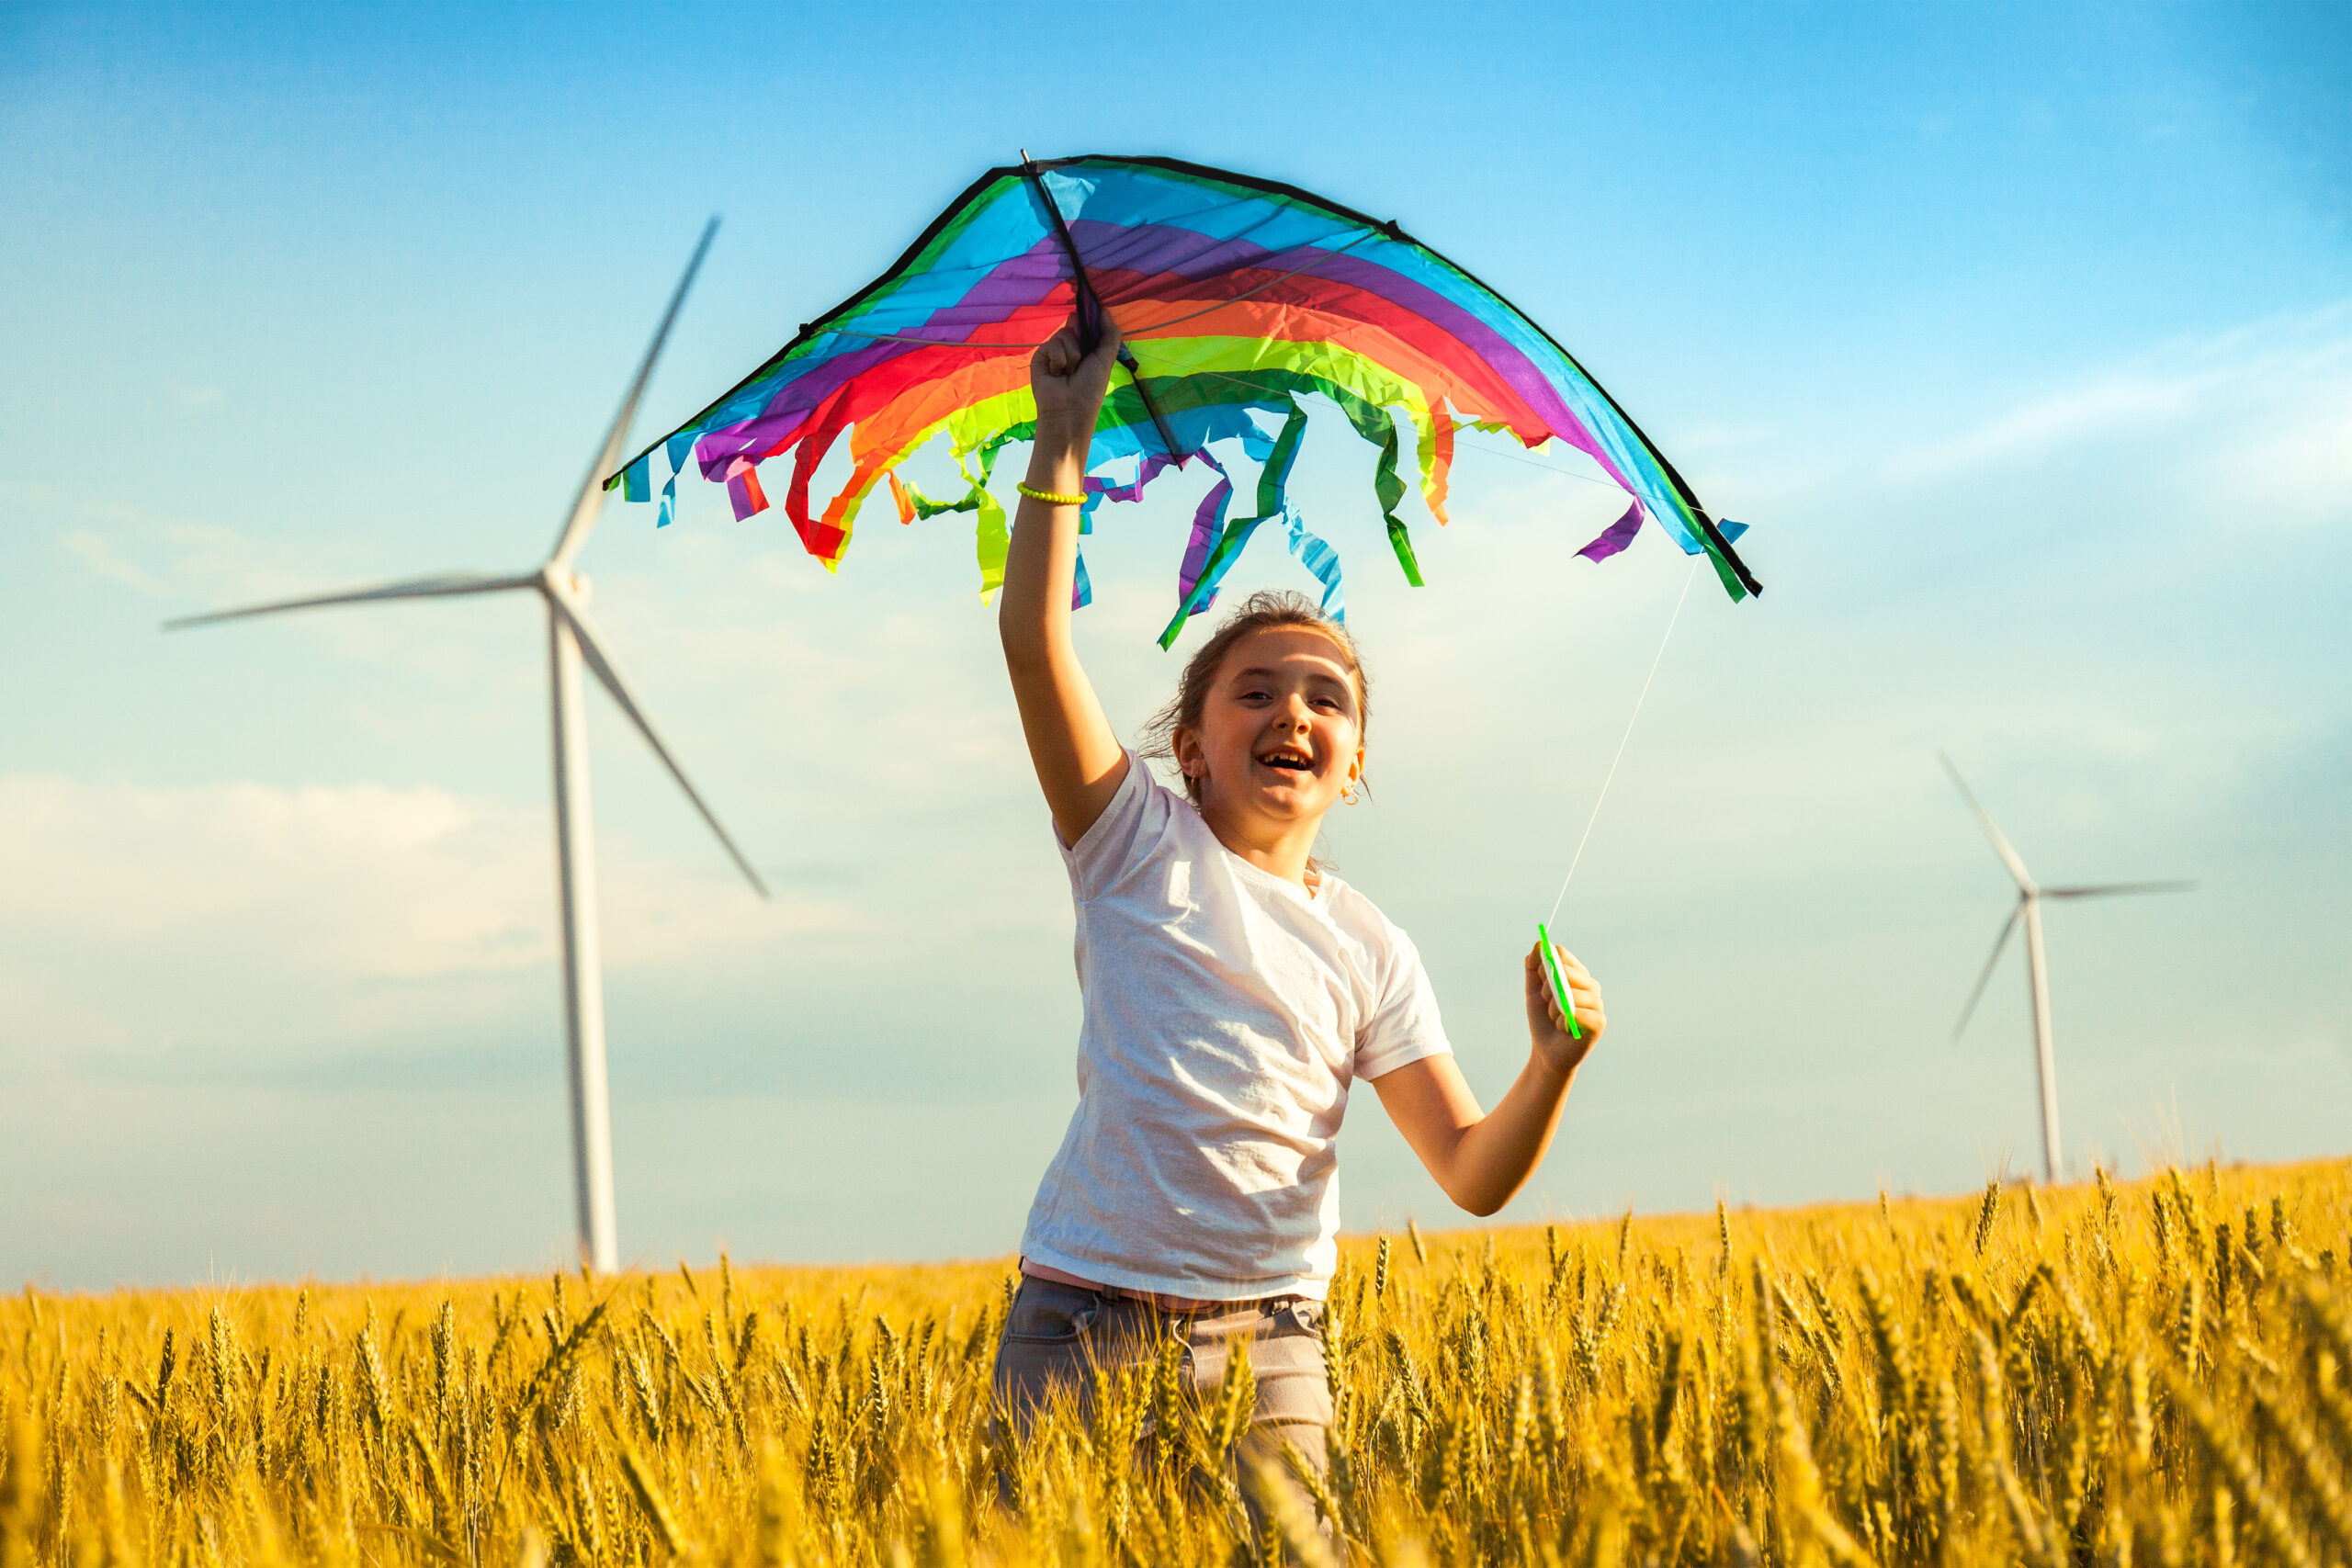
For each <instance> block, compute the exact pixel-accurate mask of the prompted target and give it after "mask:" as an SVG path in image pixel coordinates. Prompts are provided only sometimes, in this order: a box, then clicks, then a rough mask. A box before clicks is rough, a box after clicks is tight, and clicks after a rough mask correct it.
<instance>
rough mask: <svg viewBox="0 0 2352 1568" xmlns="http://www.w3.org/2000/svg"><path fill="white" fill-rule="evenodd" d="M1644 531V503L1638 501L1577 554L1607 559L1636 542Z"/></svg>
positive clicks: (1602, 559)
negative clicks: (1636, 536)
mask: <svg viewBox="0 0 2352 1568" xmlns="http://www.w3.org/2000/svg"><path fill="white" fill-rule="evenodd" d="M1641 531H1642V503H1641V502H1638V501H1636V502H1634V504H1633V505H1631V506H1629V507H1627V508H1625V515H1624V516H1623V517H1620V518H1619V519H1617V521H1616V522H1614V523H1611V525H1609V526H1608V527H1607V528H1605V529H1603V530H1601V535H1600V537H1599V538H1598V539H1595V540H1594V541H1593V542H1592V543H1590V544H1589V545H1587V546H1586V547H1584V548H1582V549H1580V550H1578V551H1577V554H1578V555H1580V556H1582V557H1584V558H1585V559H1587V560H1589V561H1593V562H1600V561H1605V560H1607V559H1608V558H1610V557H1611V556H1613V555H1615V554H1616V553H1617V552H1618V551H1620V550H1622V549H1623V548H1624V547H1626V546H1627V545H1630V544H1632V543H1633V542H1634V535H1636V534H1638V533H1640V532H1641Z"/></svg>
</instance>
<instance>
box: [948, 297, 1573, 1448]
mask: <svg viewBox="0 0 2352 1568" xmlns="http://www.w3.org/2000/svg"><path fill="white" fill-rule="evenodd" d="M1105 329H1106V330H1105V336H1104V339H1103V343H1102V344H1101V345H1100V346H1098V347H1097V348H1096V349H1095V350H1094V352H1093V353H1091V354H1089V355H1081V354H1080V351H1079V340H1078V335H1077V333H1076V331H1075V329H1074V328H1072V327H1065V328H1063V330H1062V331H1061V332H1060V333H1057V334H1056V335H1055V337H1054V338H1053V340H1052V341H1051V342H1049V343H1047V344H1045V345H1044V346H1043V347H1042V348H1040V349H1039V350H1038V351H1037V353H1036V355H1035V357H1034V358H1033V359H1032V361H1031V363H1030V384H1031V386H1032V387H1033V389H1035V393H1036V399H1037V438H1036V445H1035V448H1034V450H1033V453H1032V456H1031V458H1030V464H1029V476H1028V478H1027V479H1026V480H1025V481H1023V484H1022V487H1021V490H1022V497H1023V499H1022V502H1021V505H1020V510H1019V512H1018V513H1017V514H1016V517H1015V522H1014V527H1013V533H1012V554H1011V557H1010V558H1008V560H1007V561H1006V564H1005V581H1004V597H1003V603H1002V607H1001V612H1000V626H1001V632H1002V636H1003V641H1004V657H1005V663H1006V665H1007V667H1008V668H1009V669H1010V671H1012V691H1013V696H1014V699H1015V701H1016V702H1017V703H1018V705H1019V707H1020V710H1021V728H1022V731H1023V734H1024V735H1025V736H1026V737H1027V739H1028V742H1029V755H1030V759H1031V761H1033V762H1035V765H1036V769H1037V782H1038V784H1040V785H1041V786H1042V787H1043V788H1044V790H1045V795H1046V805H1047V807H1049V808H1050V809H1051V810H1052V813H1053V818H1054V829H1055V832H1056V834H1057V837H1058V839H1059V840H1060V845H1061V850H1062V858H1063V860H1064V862H1065V863H1067V864H1068V866H1069V878H1070V891H1071V896H1072V897H1074V898H1075V900H1076V901H1077V905H1078V942H1077V950H1078V976H1079V989H1080V997H1081V999H1082V1001H1083V1003H1084V1022H1083V1023H1082V1025H1081V1027H1080V1036H1079V1055H1078V1082H1079V1103H1078V1111H1077V1113H1076V1114H1075V1115H1074V1116H1072V1117H1071V1119H1070V1124H1069V1132H1068V1134H1065V1135H1064V1137H1063V1139H1062V1145H1061V1149H1060V1151H1059V1152H1058V1153H1057V1154H1056V1155H1055V1156H1054V1160H1053V1164H1052V1165H1051V1166H1050V1167H1048V1168H1047V1169H1046V1178H1045V1181H1044V1183H1043V1184H1042V1185H1041V1186H1040V1188H1039V1189H1038V1192H1037V1199H1036V1202H1035V1205H1034V1206H1033V1207H1032V1208H1031V1210H1030V1213H1029V1224H1028V1229H1027V1232H1026V1233H1025V1234H1024V1235H1023V1238H1022V1246H1021V1251H1022V1264H1021V1267H1022V1274H1023V1280H1022V1284H1021V1289H1020V1292H1019V1294H1018V1295H1017V1296H1016V1297H1015V1299H1014V1301H1013V1304H1012V1314H1011V1315H1010V1316H1009V1317H1008V1319H1007V1320H1006V1323H1005V1328H1004V1335H1003V1338H1002V1340H1001V1343H1000V1346H999V1348H998V1352H997V1360H996V1368H995V1374H994V1390H995V1394H996V1397H997V1400H998V1402H999V1404H1000V1406H1001V1408H1003V1409H1004V1410H1006V1411H1007V1412H1008V1413H1009V1414H1011V1415H1012V1416H1013V1417H1014V1419H1015V1420H1016V1422H1022V1423H1024V1424H1025V1421H1026V1419H1027V1417H1028V1416H1031V1415H1033V1414H1034V1413H1035V1410H1036V1409H1037V1408H1038V1407H1039V1406H1040V1405H1041V1404H1043V1403H1044V1402H1045V1401H1046V1398H1048V1397H1049V1396H1050V1395H1052V1394H1053V1393H1064V1394H1067V1395H1069V1396H1071V1397H1074V1398H1077V1399H1079V1400H1080V1401H1081V1402H1082V1401H1084V1400H1085V1399H1086V1398H1087V1396H1088V1395H1089V1393H1091V1386H1092V1377H1091V1371H1092V1369H1093V1368H1094V1367H1095V1366H1098V1365H1102V1364H1104V1363H1106V1362H1119V1361H1125V1360H1130V1359H1144V1358H1148V1357H1149V1356H1150V1355H1152V1354H1153V1352H1154V1350H1155V1348H1156V1347H1157V1345H1158V1343H1159V1340H1160V1338H1161V1337H1164V1336H1165V1335H1166V1334H1168V1333H1170V1332H1174V1333H1177V1334H1181V1335H1182V1337H1183V1338H1184V1340H1185V1342H1186V1346H1187V1350H1186V1361H1187V1363H1188V1370H1189V1371H1190V1373H1191V1376H1192V1380H1193V1387H1194V1389H1195V1390H1196V1392H1199V1393H1211V1392H1214V1390H1215V1389H1216V1385H1217V1383H1218V1382H1219V1381H1220V1380H1221V1378H1222V1376H1223V1373H1224V1370H1225V1365H1226V1361H1227V1356H1228V1353H1229V1349H1230V1347H1231V1345H1232V1343H1233V1341H1235V1340H1236V1339H1237V1338H1245V1339H1247V1340H1248V1341H1249V1355H1250V1366H1251V1369H1252V1371H1254V1372H1255V1374H1256V1376H1257V1380H1258V1401H1257V1407H1256V1413H1255V1416H1254V1418H1253V1426H1252V1440H1253V1441H1254V1442H1256V1443H1258V1444H1261V1445H1271V1444H1275V1443H1279V1442H1280V1441H1281V1440H1283V1439H1287V1440H1289V1441H1291V1442H1294V1443H1295V1444H1297V1446H1298V1449H1299V1450H1300V1452H1301V1453H1302V1454H1303V1455H1304V1456H1305V1457H1306V1460H1307V1461H1308V1462H1310V1463H1313V1464H1315V1465H1317V1467H1320V1466H1321V1465H1322V1464H1323V1462H1324V1441H1323V1438H1324V1434H1323V1430H1322V1428H1323V1427H1324V1426H1325V1425H1326V1424H1327V1423H1328V1422H1329V1418H1330V1396H1329V1390H1328V1386H1327V1384H1326V1382H1325V1379H1324V1367H1323V1343H1322V1337H1321V1319H1322V1299H1323V1296H1324V1294H1325V1292H1326V1291H1327V1290H1328V1288H1329V1284H1330V1280H1331V1273H1332V1269H1333V1268H1334V1266H1335V1265H1336V1263H1337V1261H1338V1256H1339V1248H1338V1245H1337V1240H1336V1237H1337V1235H1338V1231H1339V1220H1340V1209H1339V1181H1338V1173H1337V1170H1336V1155H1335V1152H1334V1149H1333V1139H1334V1138H1335V1137H1336V1136H1337V1134H1338V1133H1339V1130H1340V1116H1341V1114H1342V1113H1343V1112H1344V1111H1346V1109H1347V1102H1348V1087H1349V1085H1350V1083H1351V1082H1352V1081H1353V1080H1354V1079H1356V1078H1359V1077H1361V1078H1365V1079H1368V1080H1370V1081H1371V1083H1372V1086H1373V1088H1374V1089H1375V1090H1377V1091H1378V1093H1379V1095H1380V1101H1381V1104H1382V1105H1383V1107H1385V1109H1386V1111H1387V1112H1388V1114H1389V1116H1390V1117H1391V1118H1392V1119H1393V1120H1394V1121H1395V1122H1396V1123H1397V1127H1398V1129H1399V1130H1400V1131H1402V1132H1403V1134H1404V1135H1405V1139H1406V1141H1407V1142H1408V1144H1410V1145H1412V1148H1413V1152H1414V1153H1416V1154H1417V1155H1419V1156H1420V1159H1421V1163H1422V1164H1423V1165H1425V1166H1427V1167H1428V1168H1429V1171H1430V1175H1431V1176H1433V1177H1435V1178H1436V1179H1437V1182H1438V1185H1439V1186H1440V1187H1442V1188H1443V1189H1444V1190H1445V1193H1446V1196H1447V1197H1449V1198H1451V1199H1452V1200H1453V1201H1454V1202H1456V1203H1457V1204H1459V1205H1461V1206H1462V1207H1463V1208H1464V1209H1466V1210H1468V1211H1469V1212H1470V1213H1474V1214H1482V1215H1483V1214H1491V1213H1494V1212H1495V1211H1496V1210H1498V1209H1499V1208H1501V1207H1502V1206H1503V1204H1505V1203H1506V1202H1508V1201H1510V1198H1511V1195H1512V1194H1513V1193H1515V1192H1517V1191H1518V1190H1519V1189H1520V1187H1521V1184H1522V1183H1524V1182H1525V1181H1526V1179H1527V1177H1528V1174H1529V1173H1530V1172H1531V1171H1532V1170H1533V1169H1534V1168H1535V1166H1536V1164H1537V1163H1538V1162H1539V1161H1541V1160H1542V1159H1543V1157H1544V1149H1545V1147H1546V1146H1547V1145H1549V1144H1550V1143H1551V1140H1552V1132H1553V1128H1554V1127H1555V1124H1556V1123H1557V1122H1558V1120H1559V1115H1560V1105H1561V1101H1562V1100H1564V1099H1565V1098H1566V1095H1567V1092H1568V1086H1569V1083H1570V1082H1571V1080H1573V1079H1574V1077H1575V1076H1576V1070H1577V1064H1579V1063H1580V1062H1582V1061H1583V1060H1584V1058H1585V1055H1586V1053H1588V1052H1589V1051H1590V1050H1591V1048H1592V1046H1593V1044H1594V1043H1595V1042H1596V1041H1598V1040H1599V1039H1600V1033H1601V1031H1602V1029H1603V1028H1604V1027H1606V1020H1605V1019H1604V1018H1603V1016H1602V1013H1601V1006H1600V988H1599V987H1598V986H1596V985H1595V984H1594V982H1593V979H1592V976H1590V975H1589V974H1588V973H1587V972H1586V971H1585V969H1584V966H1583V965H1582V964H1578V963H1577V961H1576V960H1575V959H1574V958H1573V957H1570V956H1568V955H1567V954H1566V953H1562V954H1561V968H1562V971H1563V972H1564V974H1565V975H1566V976H1567V978H1568V981H1569V985H1570V987H1571V988H1572V990H1573V993H1574V998H1575V1007H1576V1016H1577V1023H1578V1025H1579V1026H1580V1027H1581V1029H1582V1031H1583V1037H1582V1038H1581V1039H1574V1038H1571V1037H1570V1036H1569V1035H1568V1033H1567V1032H1566V1025H1565V1024H1564V1022H1563V1021H1562V1019H1561V1017H1560V1012H1559V1009H1558V1007H1557V1005H1556V1004H1555V1002H1554V1001H1553V999H1552V996H1551V987H1549V986H1548V985H1547V984H1545V982H1544V975H1543V967H1542V964H1541V961H1540V960H1541V954H1540V953H1539V952H1537V951H1536V950H1534V949H1531V950H1530V951H1529V953H1528V954H1527V961H1526V964H1525V971H1526V972H1525V987H1526V994H1527V1022H1528V1032H1529V1033H1530V1035H1531V1036H1532V1049H1531V1050H1530V1052H1529V1055H1528V1062H1527V1066H1526V1067H1525V1068H1523V1069H1522V1070H1521V1073H1520V1075H1519V1078H1518V1081H1517V1082H1516V1083H1514V1084H1512V1086H1511V1088H1510V1092H1509V1093H1508V1094H1506V1095H1504V1097H1503V1099H1502V1100H1501V1102H1500V1103H1499V1104H1498V1105H1497V1106H1496V1107H1495V1109H1494V1110H1493V1111H1483V1112H1482V1111H1480V1110H1479V1108H1478V1102H1477V1100H1476V1097H1474V1096H1473V1095H1472V1094H1471V1092H1470V1089H1469V1086H1468V1085H1467V1084H1465V1083H1464V1081H1463V1078H1462V1074H1461V1072H1460V1070H1459V1069H1458V1068H1457V1067H1456V1066H1454V1061H1453V1050H1452V1047H1451V1046H1450V1045H1449V1044H1448V1043H1447V1042H1446V1037H1445V1030H1444V1026H1443V1025H1442V1023H1441V1022H1440V1021H1439V1019H1438V1009H1437V998H1436V997H1435V996H1434V995H1433V994H1432V992H1431V990H1430V981H1429V976H1428V975H1427V974H1426V973H1424V972H1423V970H1422V968H1421V961H1420V956H1419V953H1416V952H1415V951H1414V948H1413V944H1412V942H1410V941H1408V939H1407V938H1406V936H1405V933H1404V932H1403V931H1398V930H1397V928H1396V927H1395V926H1393V925H1391V924H1390V923H1389V922H1388V920H1387V919H1385V917H1384V916H1383V915H1382V914H1381V912H1380V911H1379V910H1378V909H1377V908H1374V907H1373V904H1372V901H1371V900H1370V899H1368V898H1366V897H1364V896H1363V894H1361V893H1359V892H1357V891H1356V890H1355V889H1354V888H1352V887H1350V886H1347V885H1346V884H1345V883H1343V882H1341V881H1340V880H1339V879H1338V878H1337V877H1334V876H1332V875H1331V874H1329V872H1326V871H1324V870H1322V869H1320V868H1319V867H1317V865H1316V864H1315V863H1314V862H1313V861H1312V860H1311V859H1310V858H1309V852H1310V850H1311V849H1312V848H1313V846H1314V843H1315V835H1316V830H1317V828H1318V827H1320V825H1321V824H1322V821H1323V815H1324V813H1325V812H1327V811H1329V810H1330V809H1331V807H1333V806H1334V805H1335V804H1337V803H1339V802H1341V801H1347V802H1352V801H1353V800H1354V799H1355V798H1356V791H1357V787H1358V785H1359V783H1360V781H1361V780H1362V778H1363V761H1364V721H1365V717H1366V702H1365V697H1366V689H1365V681H1364V674H1363V669H1362V667H1361V666H1360V665H1359V664H1358V663H1357V660H1356V652H1355V646H1354V644H1353V642H1352V641H1351V639H1350V637H1348V634H1347V633H1346V632H1345V631H1344V630H1343V629H1341V628H1340V626H1338V625H1337V624H1336V623H1334V622H1332V621H1330V620H1329V619H1328V618H1326V617H1325V616H1323V615H1320V614H1319V613H1317V611H1316V610H1315V609H1314V608H1313V607H1312V606H1311V605H1309V604H1308V603H1307V602H1306V600H1304V599H1303V598H1299V597H1297V596H1295V595H1280V594H1259V595H1257V596H1256V597H1254V598H1252V599H1251V600H1250V602H1249V604H1247V605H1245V606H1244V607H1243V608H1242V610H1241V611H1240V612H1239V613H1238V614H1237V615H1235V616H1234V617H1233V618H1232V619H1230V620H1228V621H1227V622H1226V624H1225V625H1224V626H1222V627H1221V628H1220V629H1219V630H1218V631H1217V632H1216V635H1215V636H1213V637H1210V638H1209V640H1208V641H1207V642H1206V643H1204V644H1203V645H1202V647H1201V649H1200V651H1199V652H1198V653H1196V654H1194V655H1193V659H1192V660H1191V662H1190V663H1189V664H1188V665H1187V666H1186V667H1185V671H1184V674H1183V678H1182V682H1181V683H1180V685H1179V687H1178V691H1177V695H1176V699H1175V701H1174V702H1173V703H1171V704H1170V705H1169V707H1168V709H1167V710H1166V712H1164V713H1163V714H1162V715H1161V716H1160V719H1159V725H1158V727H1157V732H1156V733H1157V737H1158V739H1159V740H1161V741H1162V742H1163V749H1162V753H1161V754H1164V755H1167V756H1169V757H1170V758H1172V760H1173V761H1174V762H1175V764H1176V766H1177V768H1178V770H1179V771H1180V772H1181V773H1182V775H1183V791H1182V794H1179V793H1177V792H1176V791H1174V790H1171V789H1169V788H1168V787H1166V786H1165V785H1163V784H1160V783H1159V782H1158V781H1157V780H1156V779H1154V778H1153V776H1152V775H1151V773H1150V772H1149V770H1148V769H1147V768H1146V767H1145V766H1144V765H1143V764H1142V762H1141V761H1138V760H1137V759H1136V756H1135V755H1133V754H1132V753H1130V752H1128V751H1127V750H1125V748H1123V747H1122V746H1121V745H1120V744H1119V741H1118V739H1117V737H1116V736H1115V735H1114V734H1113V732H1112V729H1111V726H1110V724H1109V722H1108V721H1107V720H1106V719H1105V718H1104V717H1103V708H1102V705H1101V704H1100V703H1098V702H1097V701H1096V699H1095V695H1094V689H1093V687H1092V686H1091V684H1089V683H1088V681H1087V679H1086V672H1085V671H1083V670H1082V669H1080V666H1079V661H1078V654H1077V652H1076V650H1075V649H1073V647H1072V646H1071V642H1070V631H1069V623H1070V585H1071V575H1072V571H1073V570H1074V563H1075V561H1076V558H1077V551H1078V522H1079V506H1078V502H1079V500H1080V490H1081V488H1082V480H1083V477H1084V473H1085V468H1086V455H1087V446H1088V443H1089V441H1090V440H1091V436H1092V434H1093V430H1094V422H1095V415H1096V413H1097V411H1098V410H1099V409H1100V408H1101V406H1102V401H1103V391H1104V389H1105V388H1106V387H1107V386H1108V384H1109V380H1110V375H1111V367H1112V366H1113V364H1114V363H1115V359H1116V355H1117V353H1118V347H1119V338H1118V333H1117V331H1116V329H1115V328H1114V327H1111V326H1110V325H1109V323H1107V322H1106V323H1105Z"/></svg>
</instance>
